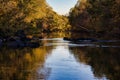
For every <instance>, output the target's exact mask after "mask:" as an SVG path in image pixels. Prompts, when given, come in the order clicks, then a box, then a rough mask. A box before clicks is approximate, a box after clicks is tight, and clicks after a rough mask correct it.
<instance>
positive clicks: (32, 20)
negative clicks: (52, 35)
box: [0, 0, 120, 37]
mask: <svg viewBox="0 0 120 80" xmlns="http://www.w3.org/2000/svg"><path fill="white" fill-rule="evenodd" d="M119 22H120V0H78V1H77V4H76V5H75V7H73V8H72V9H71V10H70V12H69V16H64V15H58V14H57V13H56V12H55V11H53V9H52V7H50V5H49V4H48V3H47V2H46V0H1V1H0V36H2V37H5V36H11V35H14V33H15V32H16V31H18V30H24V31H25V32H26V34H36V33H41V32H53V31H77V32H81V31H82V32H83V31H84V32H90V33H95V34H98V35H99V34H103V35H104V34H109V35H113V36H114V37H118V36H119V35H120V32H119V31H120V25H119Z"/></svg>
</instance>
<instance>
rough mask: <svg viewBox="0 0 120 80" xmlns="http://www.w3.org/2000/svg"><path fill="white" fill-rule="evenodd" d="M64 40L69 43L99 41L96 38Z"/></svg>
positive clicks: (65, 38)
mask: <svg viewBox="0 0 120 80" xmlns="http://www.w3.org/2000/svg"><path fill="white" fill-rule="evenodd" d="M63 40H67V41H74V42H76V41H77V42H95V41H97V40H96V39H94V38H67V37H64V38H63Z"/></svg>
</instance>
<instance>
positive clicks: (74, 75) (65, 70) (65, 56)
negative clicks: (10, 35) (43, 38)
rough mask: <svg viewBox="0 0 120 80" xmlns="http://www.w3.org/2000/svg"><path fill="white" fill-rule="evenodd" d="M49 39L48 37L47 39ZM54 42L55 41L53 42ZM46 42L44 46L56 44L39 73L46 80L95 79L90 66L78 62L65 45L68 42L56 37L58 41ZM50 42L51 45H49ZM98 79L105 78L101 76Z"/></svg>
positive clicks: (103, 79)
mask: <svg viewBox="0 0 120 80" xmlns="http://www.w3.org/2000/svg"><path fill="white" fill-rule="evenodd" d="M48 40H49V39H48ZM54 42H56V43H54ZM54 42H53V43H50V42H48V43H46V46H48V45H49V46H56V47H55V48H54V49H53V50H52V51H51V53H50V55H49V56H48V57H47V59H46V61H45V64H44V68H43V69H42V70H41V69H39V73H42V72H43V74H44V75H45V76H46V73H44V72H46V71H48V72H49V74H48V77H47V80H96V79H97V77H94V74H93V72H92V69H91V66H89V65H86V64H84V63H81V62H78V61H77V60H76V59H75V57H74V55H73V53H72V52H71V51H70V50H69V47H68V46H67V45H68V44H69V43H68V42H65V41H63V40H62V39H59V38H58V41H54ZM50 44H51V45H50ZM46 69H48V70H46ZM99 80H106V78H105V77H104V76H103V77H101V78H100V79H99Z"/></svg>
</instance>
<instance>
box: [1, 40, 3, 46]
mask: <svg viewBox="0 0 120 80" xmlns="http://www.w3.org/2000/svg"><path fill="white" fill-rule="evenodd" d="M2 45H3V40H2V39H0V47H1V46H2Z"/></svg>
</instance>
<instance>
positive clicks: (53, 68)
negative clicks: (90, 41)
mask: <svg viewBox="0 0 120 80" xmlns="http://www.w3.org/2000/svg"><path fill="white" fill-rule="evenodd" d="M41 43H42V44H43V46H41V47H39V48H34V49H31V48H24V49H7V48H2V49H1V50H0V80H107V79H108V80H118V79H119V78H120V77H119V76H120V58H119V56H120V54H119V47H118V48H112V47H109V48H108V47H107V48H105V47H91V46H77V45H84V44H74V43H70V42H69V41H64V40H63V39H62V38H49V39H48V38H44V39H41ZM107 44H109V43H107ZM73 45H74V46H73ZM85 45H86V44H85ZM94 45H96V44H94ZM110 45H113V44H110Z"/></svg>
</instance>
